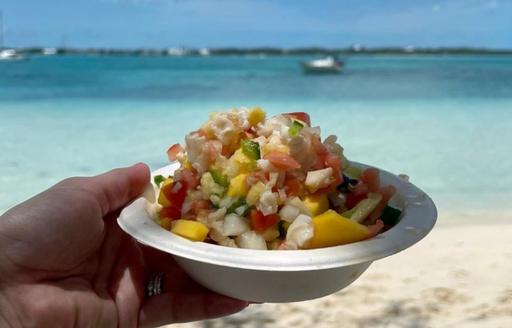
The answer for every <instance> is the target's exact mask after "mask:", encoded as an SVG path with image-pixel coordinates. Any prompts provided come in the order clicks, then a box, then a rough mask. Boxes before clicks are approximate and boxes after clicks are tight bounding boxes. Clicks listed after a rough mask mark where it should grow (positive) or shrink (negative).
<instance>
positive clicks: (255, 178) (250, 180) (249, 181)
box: [245, 171, 268, 188]
mask: <svg viewBox="0 0 512 328" xmlns="http://www.w3.org/2000/svg"><path fill="white" fill-rule="evenodd" d="M265 175H266V172H262V171H252V172H251V173H249V174H248V175H247V177H246V178H245V184H246V186H247V187H249V188H250V187H251V186H253V185H255V184H256V183H258V182H259V181H261V182H263V183H267V181H268V178H267V177H266V176H265Z"/></svg>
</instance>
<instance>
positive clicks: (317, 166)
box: [310, 156, 325, 171]
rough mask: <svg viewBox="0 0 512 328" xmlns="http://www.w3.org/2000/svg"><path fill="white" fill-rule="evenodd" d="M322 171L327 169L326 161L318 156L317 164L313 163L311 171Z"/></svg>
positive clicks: (316, 158)
mask: <svg viewBox="0 0 512 328" xmlns="http://www.w3.org/2000/svg"><path fill="white" fill-rule="evenodd" d="M321 169H325V164H324V161H323V159H321V158H320V157H318V156H316V157H315V162H314V163H313V165H311V168H310V170H311V171H316V170H321Z"/></svg>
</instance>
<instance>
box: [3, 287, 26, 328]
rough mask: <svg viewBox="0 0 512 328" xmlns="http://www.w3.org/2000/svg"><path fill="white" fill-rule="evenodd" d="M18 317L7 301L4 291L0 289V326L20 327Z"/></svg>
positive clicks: (8, 327)
mask: <svg viewBox="0 0 512 328" xmlns="http://www.w3.org/2000/svg"><path fill="white" fill-rule="evenodd" d="M18 319H19V317H18V315H17V314H16V311H14V308H13V306H12V304H11V302H9V300H8V298H7V296H6V295H5V291H4V290H3V289H0V327H7V328H17V327H21V325H20V322H19V320H18Z"/></svg>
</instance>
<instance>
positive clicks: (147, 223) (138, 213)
mask: <svg viewBox="0 0 512 328" xmlns="http://www.w3.org/2000/svg"><path fill="white" fill-rule="evenodd" d="M351 163H352V164H354V165H357V166H360V167H363V168H366V167H370V166H368V165H365V164H361V163H357V162H351ZM178 167H179V163H176V162H175V163H171V164H170V165H167V166H165V167H162V168H160V169H158V170H156V171H154V172H153V173H152V176H155V175H158V174H163V175H170V174H172V173H173V172H174V171H175V170H176V169H177V168H178ZM379 170H380V172H381V174H380V178H381V183H382V184H384V185H393V186H395V187H396V189H397V193H398V194H399V195H400V196H401V197H402V198H403V199H404V200H405V202H406V206H405V208H404V211H403V213H402V218H401V220H400V221H399V222H398V224H396V225H395V226H394V227H393V228H391V229H389V230H388V231H386V232H384V233H382V234H379V235H377V236H375V237H373V238H371V239H368V240H364V241H359V242H355V243H351V244H345V245H340V246H332V247H325V248H317V249H307V250H271V251H270V250H253V249H242V248H231V247H225V246H220V245H215V244H210V243H204V242H193V241H190V240H188V239H185V238H182V237H180V236H177V235H175V234H173V233H170V232H169V231H167V230H165V229H163V228H161V227H160V226H159V225H158V224H157V223H156V222H155V221H154V220H153V219H152V218H151V217H150V215H149V214H148V213H147V211H146V204H147V201H146V200H145V199H144V198H139V199H137V200H135V201H134V202H133V203H132V204H131V205H129V206H127V207H126V208H124V209H123V211H122V212H121V214H120V216H119V218H118V220H117V222H118V224H119V226H120V227H121V229H123V230H124V231H125V232H126V233H128V234H129V235H131V236H132V237H133V238H135V239H136V240H138V241H139V242H141V243H142V244H145V245H148V246H151V247H153V248H156V249H159V250H161V251H163V252H166V253H169V254H172V255H174V256H179V257H182V258H186V259H189V260H193V261H199V262H203V263H209V264H212V265H219V266H225V267H232V268H238V269H251V270H263V271H306V270H322V269H332V268H338V267H343V266H348V265H354V264H359V263H363V262H372V261H374V260H377V259H381V258H384V257H387V256H390V255H393V254H395V253H398V252H400V251H402V250H404V249H406V248H408V247H410V246H412V245H414V244H415V243H417V242H418V241H420V240H421V239H423V238H424V237H425V236H426V235H427V234H428V233H429V232H430V231H431V230H432V228H433V227H434V225H435V223H436V220H437V209H436V206H435V205H434V202H433V201H432V199H431V198H430V197H429V196H428V195H427V194H426V193H425V192H423V191H422V190H421V189H420V188H418V187H416V186H415V185H413V184H412V183H410V182H408V181H405V180H404V179H401V178H399V177H398V176H397V175H394V174H392V173H389V172H387V171H385V170H382V169H379Z"/></svg>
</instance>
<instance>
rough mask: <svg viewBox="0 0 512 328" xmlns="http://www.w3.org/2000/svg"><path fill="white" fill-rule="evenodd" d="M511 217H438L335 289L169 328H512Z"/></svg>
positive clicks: (259, 305)
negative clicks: (457, 220) (458, 220)
mask: <svg viewBox="0 0 512 328" xmlns="http://www.w3.org/2000/svg"><path fill="white" fill-rule="evenodd" d="M473 222H474V221H473ZM508 222H509V223H492V224H486V225H484V224H481V225H463V226H459V225H454V224H449V225H443V224H440V225H439V226H437V227H436V228H434V230H433V231H432V233H431V234H430V235H429V236H427V237H426V238H425V239H423V240H422V241H421V242H420V243H419V244H417V245H415V246H413V247H412V248H410V249H408V250H405V251H403V252H402V253H399V254H397V255H394V256H391V257H389V258H386V259H383V260H380V261H376V262H375V263H374V264H373V265H371V266H370V268H369V269H368V270H367V271H366V272H365V273H364V274H363V275H362V276H361V278H359V279H358V280H357V281H356V282H355V283H353V284H352V285H350V286H349V287H347V288H346V289H344V290H342V291H340V292H338V293H336V294H333V295H330V296H327V297H324V298H320V299H317V300H312V301H307V302H300V303H290V304H255V305H251V306H250V307H249V308H247V309H246V310H244V311H243V312H241V313H238V314H236V315H232V316H230V317H226V318H222V319H217V320H211V321H204V322H195V323H188V324H176V325H172V327H174V328H192V327H194V328H196V327H213V328H216V327H219V328H220V327H254V328H256V327H276V328H277V327H279V328H280V327H283V328H284V327H295V328H302V327H304V328H305V327H308V328H309V327H326V328H327V327H344V328H352V327H354V328H355V327H357V328H363V327H397V328H405V327H415V328H425V327H479V328H480V327H483V328H487V327H489V328H491V327H492V328H500V327H501V328H508V327H512V238H511V237H512V216H508ZM169 327H171V326H169Z"/></svg>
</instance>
